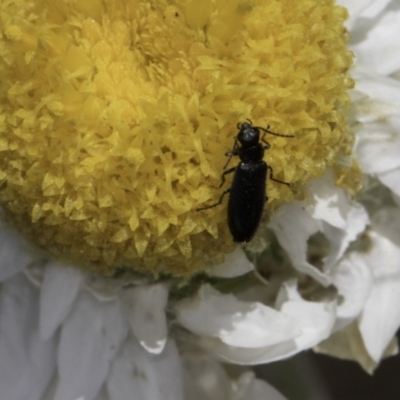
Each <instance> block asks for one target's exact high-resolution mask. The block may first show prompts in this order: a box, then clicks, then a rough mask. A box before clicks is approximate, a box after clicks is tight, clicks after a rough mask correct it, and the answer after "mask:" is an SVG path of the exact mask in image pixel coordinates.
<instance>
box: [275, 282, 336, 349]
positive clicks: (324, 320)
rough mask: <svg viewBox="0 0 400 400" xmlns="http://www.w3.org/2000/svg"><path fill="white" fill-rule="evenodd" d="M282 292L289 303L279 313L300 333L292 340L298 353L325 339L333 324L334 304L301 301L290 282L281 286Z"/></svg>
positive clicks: (284, 304)
mask: <svg viewBox="0 0 400 400" xmlns="http://www.w3.org/2000/svg"><path fill="white" fill-rule="evenodd" d="M282 290H283V291H286V292H287V297H288V298H289V301H286V302H284V303H283V305H282V306H281V312H282V313H283V314H285V315H286V316H288V317H290V318H291V319H292V321H294V322H295V324H296V328H297V329H300V331H301V335H300V336H298V337H296V338H295V339H294V341H295V343H296V347H297V348H298V349H299V350H298V351H300V350H306V349H308V348H310V347H313V346H315V345H316V344H317V343H319V342H321V341H322V340H324V339H326V338H327V337H328V336H329V334H330V332H331V329H332V327H333V324H334V322H335V317H336V304H335V303H334V302H331V303H315V302H311V301H306V300H303V299H302V298H301V297H300V295H299V294H298V291H297V288H296V287H295V286H294V285H293V283H292V282H290V281H289V282H287V283H285V284H284V285H283V287H282Z"/></svg>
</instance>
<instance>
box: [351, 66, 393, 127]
mask: <svg viewBox="0 0 400 400" xmlns="http://www.w3.org/2000/svg"><path fill="white" fill-rule="evenodd" d="M352 75H353V78H354V79H355V80H356V81H357V89H356V90H355V91H353V92H355V93H359V99H358V101H357V103H356V104H355V106H356V117H357V120H359V121H361V122H373V121H375V122H379V121H381V122H382V121H384V120H386V119H387V118H389V117H393V116H396V115H398V110H399V107H400V82H399V81H398V80H397V79H393V78H390V77H384V76H381V75H378V74H376V73H374V72H372V71H369V70H366V69H364V68H362V67H356V68H355V69H354V71H353V72H352ZM365 127H367V125H366V126H365ZM365 127H363V128H362V129H364V128H365ZM377 133H379V131H377Z"/></svg>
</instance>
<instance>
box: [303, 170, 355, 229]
mask: <svg viewBox="0 0 400 400" xmlns="http://www.w3.org/2000/svg"><path fill="white" fill-rule="evenodd" d="M307 191H308V192H309V198H310V201H311V202H312V204H311V205H308V206H307V207H306V210H307V212H308V213H309V214H310V216H311V217H312V218H314V219H316V220H321V221H325V222H327V223H328V224H329V225H332V226H334V227H336V228H339V229H346V227H347V218H348V214H349V212H350V209H351V204H350V202H349V199H348V195H347V194H346V191H345V190H344V189H340V188H338V187H337V186H335V182H334V178H333V172H332V170H330V169H329V170H327V171H326V172H325V174H324V175H323V176H322V177H320V178H317V179H314V180H313V181H311V182H310V183H309V184H308V185H307Z"/></svg>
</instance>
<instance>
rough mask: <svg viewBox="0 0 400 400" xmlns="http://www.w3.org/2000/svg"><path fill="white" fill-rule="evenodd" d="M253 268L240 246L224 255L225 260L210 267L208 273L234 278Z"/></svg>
mask: <svg viewBox="0 0 400 400" xmlns="http://www.w3.org/2000/svg"><path fill="white" fill-rule="evenodd" d="M253 269H254V265H253V264H252V263H251V262H250V261H249V260H248V259H247V257H246V255H245V254H244V252H243V250H242V249H241V248H237V249H236V250H235V251H233V252H232V253H229V254H227V255H226V256H225V262H224V263H223V264H221V265H216V266H215V267H212V269H211V270H210V272H209V275H211V276H216V277H219V278H234V277H236V276H240V275H244V274H247V273H248V272H250V271H252V270H253Z"/></svg>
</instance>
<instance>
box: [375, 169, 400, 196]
mask: <svg viewBox="0 0 400 400" xmlns="http://www.w3.org/2000/svg"><path fill="white" fill-rule="evenodd" d="M378 178H379V180H380V181H381V182H382V183H383V184H384V185H385V186H387V187H388V188H389V189H390V190H391V191H392V192H394V193H395V194H396V195H397V196H400V167H399V168H396V169H393V170H391V171H388V172H383V173H381V174H379V175H378Z"/></svg>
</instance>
